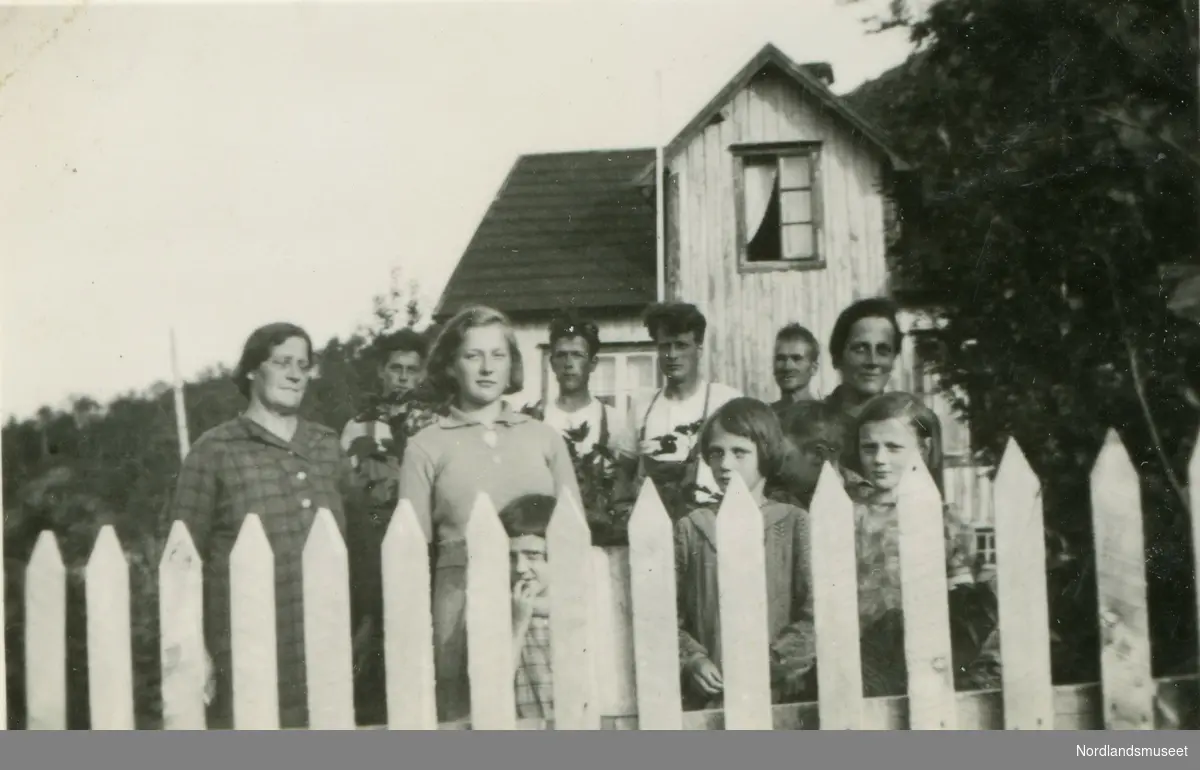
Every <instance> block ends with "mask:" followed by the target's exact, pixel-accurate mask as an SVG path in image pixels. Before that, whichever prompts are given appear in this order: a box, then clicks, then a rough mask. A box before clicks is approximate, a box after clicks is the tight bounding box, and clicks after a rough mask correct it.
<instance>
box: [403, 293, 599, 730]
mask: <svg viewBox="0 0 1200 770" xmlns="http://www.w3.org/2000/svg"><path fill="white" fill-rule="evenodd" d="M523 374H524V372H523V369H522V364H521V352H520V349H519V348H518V347H517V342H516V337H515V336H514V334H513V330H512V326H511V324H510V323H509V322H508V319H507V317H506V316H504V315H503V314H502V313H500V312H499V311H497V310H493V309H491V308H487V307H479V306H475V307H468V308H465V309H463V310H462V311H460V312H459V313H458V315H456V316H455V317H454V319H453V320H451V321H450V322H449V323H448V324H447V325H446V328H445V329H444V330H443V331H442V333H441V334H440V336H439V337H438V339H437V342H435V343H434V345H433V349H432V350H431V351H430V353H429V363H428V365H427V373H426V376H427V377H428V378H429V380H430V383H431V384H432V385H433V386H434V389H435V390H437V391H440V392H445V393H451V394H453V405H452V406H451V407H450V408H449V409H448V412H447V414H445V415H442V416H439V417H437V419H436V421H435V422H434V423H433V424H432V425H430V426H429V427H427V428H425V429H424V430H422V431H421V432H420V433H418V434H417V435H416V436H414V437H413V438H412V439H411V440H410V441H409V442H408V446H407V447H406V448H405V451H404V461H403V463H402V464H401V466H400V497H401V498H402V499H405V500H408V501H409V502H410V503H411V504H412V506H413V509H414V511H415V512H416V514H417V518H418V520H419V521H420V522H421V525H422V527H423V528H424V530H425V535H426V537H427V538H428V539H429V540H430V542H432V543H435V544H436V555H435V559H436V562H435V565H434V575H433V630H434V669H435V675H436V679H437V706H438V719H439V721H442V722H449V721H455V720H458V719H462V718H464V717H466V716H467V715H468V714H469V712H470V686H469V683H468V679H467V629H466V618H465V611H466V578H467V575H466V565H467V548H466V539H465V538H466V529H467V523H468V521H469V520H470V517H471V511H472V509H473V508H474V507H475V499H476V497H477V495H478V494H479V493H480V492H483V493H485V494H487V495H488V496H489V497H490V498H491V501H492V504H493V505H494V506H495V507H496V509H497V510H503V509H504V507H505V506H507V505H508V504H509V503H510V502H512V501H513V500H515V499H517V498H518V497H521V496H524V495H531V494H537V495H548V496H550V497H557V496H558V494H559V492H560V491H561V490H563V489H567V490H568V491H569V492H570V494H571V495H573V496H574V498H575V499H576V500H578V499H579V486H578V484H577V483H576V480H575V468H574V466H572V465H571V456H570V454H569V453H568V451H567V445H566V444H565V443H564V441H563V438H562V436H561V435H559V433H558V431H556V430H555V429H554V428H552V427H550V426H549V425H546V424H545V423H543V422H539V421H537V420H535V419H533V418H532V417H529V416H528V415H524V414H521V413H519V412H515V411H513V409H512V408H511V407H510V406H509V404H508V403H507V402H506V401H505V399H504V398H503V397H504V396H506V395H512V394H514V393H518V392H520V390H521V385H522V380H523Z"/></svg>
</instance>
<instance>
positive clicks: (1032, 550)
mask: <svg viewBox="0 0 1200 770" xmlns="http://www.w3.org/2000/svg"><path fill="white" fill-rule="evenodd" d="M993 490H994V494H995V501H996V503H995V510H996V517H995V522H996V588H997V592H998V594H999V596H998V597H997V598H998V599H999V603H1000V645H1001V654H1002V657H1003V669H1002V672H1001V678H1002V681H1003V696H1004V727H1005V729H1007V730H1053V729H1054V686H1053V681H1052V679H1051V677H1050V612H1049V609H1048V605H1047V596H1046V593H1047V592H1046V527H1045V522H1044V520H1043V518H1042V514H1043V512H1042V488H1041V483H1040V482H1039V481H1038V478H1037V476H1036V475H1035V474H1034V472H1033V469H1032V468H1030V467H1029V462H1028V461H1027V460H1026V459H1025V454H1024V453H1023V452H1022V451H1021V447H1019V446H1018V445H1017V442H1016V441H1014V440H1012V439H1011V438H1010V439H1009V440H1008V446H1007V447H1005V450H1004V456H1003V458H1001V461H1000V470H999V472H997V474H996V484H995V486H994V487H993Z"/></svg>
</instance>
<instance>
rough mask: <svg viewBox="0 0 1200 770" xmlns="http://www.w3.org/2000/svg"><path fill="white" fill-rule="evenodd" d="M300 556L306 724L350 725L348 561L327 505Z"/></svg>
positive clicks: (351, 659) (332, 727)
mask: <svg viewBox="0 0 1200 770" xmlns="http://www.w3.org/2000/svg"><path fill="white" fill-rule="evenodd" d="M301 558H302V559H303V565H302V570H303V580H304V650H305V655H304V661H305V666H306V672H307V674H308V682H307V685H308V686H307V690H308V723H309V727H311V728H312V729H314V730H353V729H354V728H355V720H354V653H353V649H352V647H351V639H352V636H351V631H350V563H349V559H348V557H347V553H346V543H345V541H344V540H343V539H342V532H341V530H340V529H339V528H338V525H337V521H335V520H334V518H333V514H332V513H330V511H329V509H328V508H322V509H320V510H319V511H317V515H316V517H315V518H314V519H313V523H312V527H311V528H310V529H309V531H308V540H307V541H306V542H305V544H304V554H303V556H302V557H301Z"/></svg>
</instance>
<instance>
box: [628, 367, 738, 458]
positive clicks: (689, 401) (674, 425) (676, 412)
mask: <svg viewBox="0 0 1200 770" xmlns="http://www.w3.org/2000/svg"><path fill="white" fill-rule="evenodd" d="M656 395H657V398H655V397H654V396H651V397H650V398H649V399H646V400H644V401H642V402H641V403H635V404H634V409H633V421H634V422H633V430H634V436H635V437H636V439H637V441H638V446H639V451H640V448H641V444H642V442H643V441H645V440H649V439H654V438H657V437H659V436H665V435H674V436H675V451H673V452H670V453H664V454H659V455H655V456H654V459H656V460H663V461H667V462H682V461H683V460H686V459H687V456H688V454H689V453H690V452H691V451H692V447H693V446H694V445H695V444H696V442H697V441H698V440H699V438H700V432H699V430H697V431H696V432H695V433H692V434H690V435H682V434H680V433H679V432H678V431H679V428H681V427H683V426H685V425H690V424H692V423H695V422H702V421H703V420H707V419H708V418H709V417H712V415H713V413H714V412H716V411H717V410H718V409H720V408H721V407H722V406H724V405H725V404H726V403H728V402H729V401H732V400H733V399H735V398H739V397H740V396H741V395H742V393H741V391H739V390H737V389H736V388H731V387H729V386H728V385H723V384H721V383H719V382H713V383H708V382H701V383H700V386H699V387H698V388H696V392H695V393H693V394H692V395H691V396H689V397H687V398H685V399H679V400H676V399H672V398H668V397H667V395H666V393H664V392H663V391H662V390H660V391H658V393H657V394H656ZM706 400H707V404H708V409H707V411H706V410H705V401H706ZM652 404H653V405H652ZM643 429H644V431H645V432H644V434H643Z"/></svg>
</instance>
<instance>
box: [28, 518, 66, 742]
mask: <svg viewBox="0 0 1200 770" xmlns="http://www.w3.org/2000/svg"><path fill="white" fill-rule="evenodd" d="M25 651H26V652H25V702H26V709H25V711H26V714H25V724H26V725H27V726H28V729H30V730H66V729H67V575H66V570H65V569H64V568H63V561H62V555H61V554H60V553H59V550H58V541H57V540H56V539H55V537H54V533H53V532H51V531H50V530H48V529H46V530H42V533H41V534H40V535H38V539H37V543H36V544H35V545H34V546H33V555H32V556H30V558H29V566H28V567H27V568H26V570H25Z"/></svg>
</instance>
